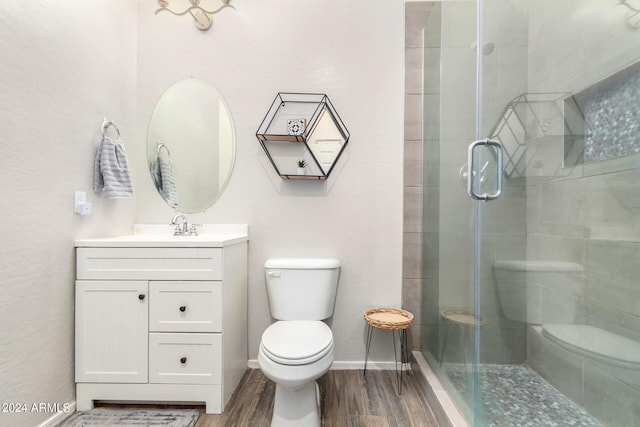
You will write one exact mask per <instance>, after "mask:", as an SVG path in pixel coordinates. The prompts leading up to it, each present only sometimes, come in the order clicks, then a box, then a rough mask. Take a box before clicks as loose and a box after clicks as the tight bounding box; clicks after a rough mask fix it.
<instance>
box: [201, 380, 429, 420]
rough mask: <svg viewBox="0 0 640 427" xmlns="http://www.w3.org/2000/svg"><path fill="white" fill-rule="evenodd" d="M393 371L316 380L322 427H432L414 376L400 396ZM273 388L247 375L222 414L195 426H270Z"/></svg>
mask: <svg viewBox="0 0 640 427" xmlns="http://www.w3.org/2000/svg"><path fill="white" fill-rule="evenodd" d="M395 375H396V374H395V371H376V370H369V371H367V375H366V377H363V375H362V370H352V371H329V372H328V373H327V374H326V375H324V376H323V377H322V378H320V379H319V380H318V384H319V386H320V393H321V402H322V425H323V426H324V427H434V426H437V425H438V424H437V422H436V419H435V417H434V415H433V412H432V411H431V409H430V408H429V406H428V405H427V401H426V398H425V396H424V395H423V393H422V390H421V389H420V387H419V386H418V383H417V381H416V380H415V379H414V377H413V375H411V373H409V375H406V376H405V380H404V385H405V387H404V388H403V390H402V395H400V396H398V393H397V382H396V376H395ZM274 394H275V384H274V383H273V382H272V381H270V380H269V379H268V378H266V377H265V376H264V374H262V372H261V371H260V370H259V369H255V370H252V369H249V370H247V372H246V373H245V375H244V377H243V378H242V381H241V382H240V385H239V386H238V389H237V390H236V393H235V394H234V395H233V397H232V398H231V401H230V402H229V404H228V405H227V407H226V408H225V412H224V413H223V414H220V415H207V414H204V408H202V409H201V412H202V413H201V415H200V418H199V419H198V422H197V424H196V426H195V427H269V425H270V423H271V414H272V412H273V398H274Z"/></svg>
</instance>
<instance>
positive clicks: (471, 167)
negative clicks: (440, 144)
mask: <svg viewBox="0 0 640 427" xmlns="http://www.w3.org/2000/svg"><path fill="white" fill-rule="evenodd" d="M479 147H491V148H492V149H494V150H495V153H496V169H497V170H496V191H495V192H494V193H478V192H477V191H478V189H477V188H476V176H477V177H478V179H480V171H478V173H476V171H475V168H476V161H475V160H476V159H475V156H476V149H477V148H479ZM502 150H503V148H502V144H501V143H500V142H498V141H494V140H492V139H488V138H487V139H481V140H478V141H473V142H472V143H471V144H470V145H469V153H468V158H467V177H468V178H467V193H469V196H471V198H472V199H475V200H484V201H489V200H495V199H497V198H498V197H500V195H501V194H502V175H503V174H502ZM485 167H486V165H485Z"/></svg>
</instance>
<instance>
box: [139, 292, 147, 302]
mask: <svg viewBox="0 0 640 427" xmlns="http://www.w3.org/2000/svg"><path fill="white" fill-rule="evenodd" d="M145 297H146V295H145V294H140V295H138V299H139V300H140V301H142V300H144V298H145Z"/></svg>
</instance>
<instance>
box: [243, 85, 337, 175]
mask: <svg viewBox="0 0 640 427" xmlns="http://www.w3.org/2000/svg"><path fill="white" fill-rule="evenodd" d="M256 137H257V138H258V141H259V142H260V145H261V146H262V148H263V149H264V152H265V153H266V154H267V157H268V158H269V161H270V162H271V164H272V165H273V167H274V168H275V170H276V172H277V173H278V175H280V177H281V178H282V179H307V180H325V179H327V178H328V177H329V174H331V171H333V168H334V167H335V165H336V162H337V161H338V159H339V158H340V156H341V155H342V153H343V152H344V149H345V147H346V146H347V143H348V142H349V131H347V128H346V127H345V125H344V123H343V122H342V120H341V119H340V116H339V115H338V112H337V111H336V109H335V108H334V106H333V104H332V103H331V101H330V100H329V98H328V97H327V95H325V94H323V93H278V95H277V96H276V98H275V100H274V101H273V103H272V104H271V108H269V111H268V112H267V115H266V116H265V117H264V119H263V120H262V123H261V124H260V128H259V129H258V131H257V132H256ZM298 163H303V164H304V165H305V166H304V167H300V166H299V164H298Z"/></svg>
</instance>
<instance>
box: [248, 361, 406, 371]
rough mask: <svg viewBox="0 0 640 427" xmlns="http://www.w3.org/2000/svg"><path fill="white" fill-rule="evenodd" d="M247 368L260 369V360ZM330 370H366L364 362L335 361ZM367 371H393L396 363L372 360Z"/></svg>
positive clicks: (368, 363) (250, 362)
mask: <svg viewBox="0 0 640 427" xmlns="http://www.w3.org/2000/svg"><path fill="white" fill-rule="evenodd" d="M247 367H248V368H249V369H260V366H259V365H258V359H249V363H248V364H247ZM330 369H334V370H339V371H348V370H355V369H364V360H335V361H334V362H333V363H332V364H331V368H330ZM367 369H372V370H379V371H385V370H393V369H396V363H395V362H394V361H393V360H391V361H372V360H370V361H368V362H367Z"/></svg>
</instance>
